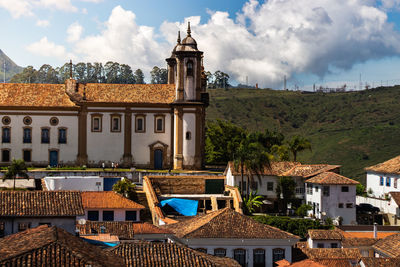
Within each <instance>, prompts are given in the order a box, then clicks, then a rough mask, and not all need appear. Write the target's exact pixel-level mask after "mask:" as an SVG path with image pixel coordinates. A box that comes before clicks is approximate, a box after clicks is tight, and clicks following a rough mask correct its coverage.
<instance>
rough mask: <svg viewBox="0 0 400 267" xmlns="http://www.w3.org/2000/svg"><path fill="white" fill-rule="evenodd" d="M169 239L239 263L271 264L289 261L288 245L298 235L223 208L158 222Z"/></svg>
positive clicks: (292, 242)
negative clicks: (171, 220)
mask: <svg viewBox="0 0 400 267" xmlns="http://www.w3.org/2000/svg"><path fill="white" fill-rule="evenodd" d="M162 227H163V228H165V229H168V230H171V231H172V232H173V233H174V234H175V236H174V237H173V240H174V241H175V242H178V243H182V244H184V245H187V246H188V247H190V248H193V249H196V250H198V251H201V252H204V253H208V254H211V255H214V256H220V257H229V258H233V259H235V260H236V261H237V262H239V264H240V265H241V266H243V267H244V266H266V267H272V266H273V264H274V263H275V262H276V261H279V260H281V259H286V260H288V261H289V262H291V261H292V246H293V245H294V244H295V243H296V242H297V241H299V239H300V238H299V237H298V236H295V235H292V234H290V233H287V232H285V231H282V230H280V229H278V228H275V227H272V226H269V225H265V224H261V223H259V222H256V221H255V220H253V219H252V218H249V217H247V216H245V215H243V214H240V213H238V212H235V211H234V210H232V209H230V208H224V209H221V210H218V211H214V212H211V213H209V214H206V215H200V216H196V217H194V218H191V219H187V220H184V221H182V222H179V223H174V224H168V225H164V226H162Z"/></svg>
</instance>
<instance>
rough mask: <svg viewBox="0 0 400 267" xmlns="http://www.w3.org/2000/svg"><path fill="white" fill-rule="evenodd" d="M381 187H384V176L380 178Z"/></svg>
mask: <svg viewBox="0 0 400 267" xmlns="http://www.w3.org/2000/svg"><path fill="white" fill-rule="evenodd" d="M379 185H382V186H383V177H382V176H381V177H380V182H379Z"/></svg>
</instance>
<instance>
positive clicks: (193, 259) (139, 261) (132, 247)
mask: <svg viewBox="0 0 400 267" xmlns="http://www.w3.org/2000/svg"><path fill="white" fill-rule="evenodd" d="M112 251H113V252H114V253H115V254H117V255H119V256H121V257H123V258H124V259H125V264H126V266H128V267H150V266H154V267H156V266H163V267H175V266H186V267H240V265H239V263H237V262H236V261H235V260H233V259H230V258H226V257H224V258H220V257H215V256H212V255H208V254H205V253H201V252H198V251H195V250H193V249H190V248H188V247H185V246H183V245H179V244H176V243H151V242H145V241H137V242H130V243H122V244H120V245H119V246H117V247H115V248H113V249H112Z"/></svg>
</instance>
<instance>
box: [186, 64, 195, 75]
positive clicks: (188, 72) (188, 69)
mask: <svg viewBox="0 0 400 267" xmlns="http://www.w3.org/2000/svg"><path fill="white" fill-rule="evenodd" d="M186 75H187V76H193V61H191V60H189V61H188V63H187V66H186Z"/></svg>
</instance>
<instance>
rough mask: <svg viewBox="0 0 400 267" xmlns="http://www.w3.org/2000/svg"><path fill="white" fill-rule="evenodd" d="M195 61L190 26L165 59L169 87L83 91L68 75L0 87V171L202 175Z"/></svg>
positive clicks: (202, 102)
mask: <svg viewBox="0 0 400 267" xmlns="http://www.w3.org/2000/svg"><path fill="white" fill-rule="evenodd" d="M202 60H203V52H201V51H199V50H198V48H197V43H196V41H195V40H194V39H193V37H192V36H191V31H190V27H189V28H188V33H187V36H186V38H184V39H183V40H182V41H181V40H180V38H178V42H177V44H176V46H175V47H174V49H173V51H172V54H171V57H170V58H168V59H167V64H168V84H101V83H87V84H84V83H79V81H76V80H74V79H73V78H72V74H71V75H70V79H67V80H66V81H65V84H13V83H2V84H0V127H1V143H0V150H1V154H0V165H3V166H6V165H9V164H10V162H11V159H12V158H21V159H24V160H25V162H26V163H27V164H28V165H34V166H48V165H51V166H56V165H75V166H76V165H88V166H96V167H98V166H101V165H102V164H103V163H105V164H106V166H111V164H112V163H113V162H114V163H118V164H119V165H121V166H122V165H123V166H127V167H131V166H136V167H143V168H155V169H162V168H174V169H200V168H202V164H203V157H204V152H203V151H204V149H203V148H204V140H205V109H206V106H207V105H208V93H206V88H205V85H206V76H205V74H204V68H203V66H202ZM69 68H70V70H71V73H72V63H71V64H70V67H69Z"/></svg>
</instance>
